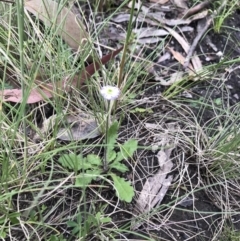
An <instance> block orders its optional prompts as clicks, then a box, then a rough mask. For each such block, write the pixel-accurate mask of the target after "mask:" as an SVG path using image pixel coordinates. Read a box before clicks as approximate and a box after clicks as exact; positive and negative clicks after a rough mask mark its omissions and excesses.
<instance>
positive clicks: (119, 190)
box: [110, 173, 134, 203]
mask: <svg viewBox="0 0 240 241" xmlns="http://www.w3.org/2000/svg"><path fill="white" fill-rule="evenodd" d="M110 175H111V177H112V179H113V183H114V187H115V189H116V194H117V197H118V198H119V199H120V200H122V201H125V202H128V203H130V202H131V201H132V199H133V196H134V190H133V187H132V186H131V184H130V182H129V181H125V180H124V179H123V178H121V177H119V176H117V175H115V174H114V173H111V174H110Z"/></svg>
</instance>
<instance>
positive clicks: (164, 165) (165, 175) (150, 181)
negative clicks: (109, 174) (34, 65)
mask: <svg viewBox="0 0 240 241" xmlns="http://www.w3.org/2000/svg"><path fill="white" fill-rule="evenodd" d="M151 2H154V4H156V3H157V4H162V3H161V2H164V1H160V0H159V1H157V0H156V1H155V0H152V1H151ZM171 2H172V1H171ZM174 2H175V3H176V1H174ZM183 2H184V1H183ZM165 3H170V1H165ZM146 6H147V5H146ZM158 8H159V9H160V6H158ZM183 8H184V7H183ZM138 9H140V10H141V8H138ZM166 9H168V10H166ZM171 9H173V8H171V7H169V8H165V10H166V12H168V11H171ZM162 11H163V10H162ZM199 11H202V8H200V10H197V11H195V10H194V11H193V13H194V15H195V17H196V16H198V17H196V19H194V16H192V15H191V14H188V13H189V12H191V9H186V11H185V10H184V11H180V14H179V17H178V18H174V19H166V18H163V16H164V15H165V13H166V12H165V11H163V12H162V15H161V14H160V15H161V18H159V16H158V17H157V16H156V15H154V14H152V16H151V10H149V9H148V10H147V9H146V8H145V10H144V15H142V19H143V22H144V23H146V24H148V25H149V28H151V31H152V35H151V36H150V38H153V37H154V32H155V34H157V33H159V32H158V31H159V25H160V24H162V28H161V29H160V30H164V29H165V30H164V31H166V30H167V31H168V30H169V29H170V28H169V26H173V25H172V24H173V23H174V26H176V25H175V24H176V23H177V25H179V27H176V28H174V29H170V31H168V32H169V33H170V35H172V36H173V37H174V38H175V39H176V40H177V41H179V40H180V41H179V44H180V45H181V47H182V48H183V50H184V52H185V53H184V52H181V51H179V49H178V50H174V49H173V48H172V46H167V45H165V46H164V51H165V54H166V55H165V59H164V58H162V56H159V63H161V62H164V61H166V60H169V59H170V58H171V57H172V59H176V60H177V61H179V62H180V64H181V65H183V62H184V61H185V58H186V57H185V55H184V54H186V53H188V52H189V47H191V46H190V45H189V43H188V42H187V41H186V40H185V38H184V36H183V32H184V31H181V30H180V31H178V30H179V29H180V28H182V26H181V25H184V24H189V23H191V22H193V21H197V20H199V19H203V18H205V17H206V15H204V14H207V11H205V12H204V11H203V12H204V14H202V13H201V12H200V13H199V14H198V12H199ZM147 15H148V16H147ZM140 16H141V14H140ZM153 16H155V17H153ZM199 16H201V17H199ZM140 19H141V17H140ZM157 19H158V21H156V20H157ZM159 19H160V20H161V21H162V22H161V21H159ZM162 19H163V20H162ZM125 21H128V20H125ZM135 21H139V19H137V18H136V19H135ZM174 21H175V22H174ZM189 21H190V22H189ZM167 22H168V24H167ZM156 26H158V27H156ZM166 26H168V27H166ZM183 27H189V26H187V25H186V26H183ZM136 32H137V31H136ZM139 32H140V33H141V31H138V32H137V34H139ZM160 33H161V32H160ZM150 34H151V33H150ZM177 34H178V35H177ZM166 36H167V35H166ZM179 36H180V37H181V38H182V39H183V41H182V39H181V38H179ZM182 36H183V37H182ZM167 37H169V36H167ZM141 38H142V39H147V38H148V37H147V36H144V34H143V33H142V36H141ZM116 39H117V38H116ZM123 39H124V36H123ZM155 40H156V39H155ZM158 41H161V39H159V40H158ZM148 42H149V40H147V41H144V40H143V41H142V42H139V43H140V44H143V45H144V46H142V47H145V45H146V43H148ZM154 43H155V42H154ZM186 43H187V45H186ZM186 46H187V47H186ZM169 55H170V57H169ZM177 56H178V57H177ZM179 56H181V57H179ZM193 56H194V55H193ZM193 59H194V57H192V56H191V58H190V60H191V63H188V65H187V66H188V67H189V68H191V70H194V71H197V70H199V69H201V67H202V66H201V65H202V63H201V61H200V62H198V63H197V64H194V61H193ZM197 61H198V60H197ZM153 64H154V63H153ZM189 68H188V69H189ZM179 72H180V75H181V76H180V77H178V76H177V77H176V78H175V79H176V80H171V78H172V77H174V75H176V72H175V73H172V74H171V78H170V81H169V83H168V85H171V84H173V83H174V82H175V81H178V80H179V79H181V78H182V76H183V75H184V74H186V73H185V72H183V71H179ZM187 72H188V70H187ZM188 73H189V74H191V72H188ZM90 75H91V74H89V72H88V71H87V72H85V73H84V76H90ZM78 77H79V76H78ZM159 78H160V77H159ZM156 80H157V76H156ZM164 81H165V82H164ZM164 81H163V82H162V83H165V85H167V84H166V83H167V82H168V81H166V80H165V79H164ZM75 83H76V84H78V82H75ZM41 88H42V87H41ZM42 89H44V88H42ZM41 91H42V90H40V92H41ZM38 93H39V92H38ZM44 94H45V97H44ZM40 95H41V96H40V97H38V98H39V101H40V100H43V99H44V100H46V101H47V100H48V98H51V97H52V95H50V96H48V95H49V92H48V91H46V92H44V91H42V93H41V94H40ZM30 96H31V94H30ZM6 97H7V96H6ZM19 99H20V98H18V101H16V102H19ZM138 101H139V100H138ZM141 101H142V100H141ZM141 101H139V102H141ZM136 102H137V101H136ZM145 102H146V103H151V104H152V105H153V104H154V102H155V100H152V101H151V102H150V100H146V101H145ZM74 118H75V117H74ZM75 121H77V120H76V119H73V121H72V120H71V117H70V121H69V124H70V125H71V124H73V123H75ZM145 127H146V128H147V129H149V128H152V129H155V130H156V129H157V128H158V126H156V125H152V123H147V124H146V126H145ZM80 136H81V135H80ZM162 144H163V145H162ZM165 144H166V143H165ZM165 144H164V142H163V143H161V142H160V143H159V144H158V145H157V147H156V148H155V147H154V148H153V151H155V150H156V149H158V148H159V147H162V149H161V151H158V153H157V154H156V157H157V159H158V166H159V170H158V171H157V173H155V174H153V175H152V177H150V178H147V180H146V182H145V185H144V186H143V189H142V191H141V193H140V195H139V197H138V199H137V205H136V206H137V207H138V208H135V209H134V210H135V215H140V214H141V213H145V212H147V211H149V210H152V209H153V208H154V207H156V206H158V205H160V204H161V203H162V200H163V198H164V197H165V194H166V192H167V191H168V189H169V187H170V185H171V183H172V180H173V176H172V174H171V171H172V167H173V163H172V160H171V158H170V155H171V152H172V150H173V148H174V147H175V144H176V145H177V143H175V144H174V146H173V148H165V147H166V146H165ZM157 175H158V177H160V178H158V179H157ZM159 180H160V182H159ZM157 181H158V182H157ZM120 186H121V185H120ZM143 191H144V192H143ZM178 204H179V205H182V206H183V207H188V206H191V205H192V204H193V199H192V198H189V197H187V198H183V199H182V200H181V201H180V202H179V203H178ZM205 205H207V204H205ZM211 221H212V220H211ZM139 225H140V224H139V223H138V222H137V223H133V224H132V227H133V229H137V227H139ZM169 225H170V224H169ZM170 228H171V227H170ZM194 235H195V234H194ZM186 236H187V235H186ZM187 238H189V237H188V236H187ZM187 238H185V239H184V238H183V239H181V240H186V239H187Z"/></svg>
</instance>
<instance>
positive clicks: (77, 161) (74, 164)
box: [58, 153, 92, 171]
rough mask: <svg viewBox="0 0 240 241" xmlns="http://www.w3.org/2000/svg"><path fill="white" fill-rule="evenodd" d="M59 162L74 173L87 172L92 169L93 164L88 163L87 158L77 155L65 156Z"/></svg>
mask: <svg viewBox="0 0 240 241" xmlns="http://www.w3.org/2000/svg"><path fill="white" fill-rule="evenodd" d="M58 161H59V162H60V163H61V164H62V166H63V167H66V168H68V169H70V170H73V171H79V170H81V169H82V170H87V169H90V168H91V167H92V164H91V163H88V162H87V161H86V158H83V157H82V155H76V154H73V153H72V154H64V155H62V156H61V157H60V158H59V159H58Z"/></svg>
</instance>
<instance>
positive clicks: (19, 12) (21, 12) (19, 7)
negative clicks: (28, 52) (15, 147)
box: [16, 0, 28, 171]
mask: <svg viewBox="0 0 240 241" xmlns="http://www.w3.org/2000/svg"><path fill="white" fill-rule="evenodd" d="M17 22H18V36H19V55H20V72H21V76H20V77H21V87H22V96H23V99H22V103H21V108H20V113H22V119H20V118H19V119H18V121H17V122H18V123H17V125H16V126H18V124H19V122H20V121H21V120H22V121H23V128H24V153H23V155H24V156H23V158H24V170H25V171H26V162H27V146H28V144H27V124H26V119H25V116H26V102H27V96H25V93H26V92H27V91H26V90H27V86H26V85H25V83H24V52H23V51H24V43H23V41H24V1H23V0H17Z"/></svg>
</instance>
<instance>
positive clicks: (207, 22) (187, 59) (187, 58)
mask: <svg viewBox="0 0 240 241" xmlns="http://www.w3.org/2000/svg"><path fill="white" fill-rule="evenodd" d="M226 4H227V0H222V3H221V5H220V7H219V8H218V10H217V11H215V12H214V13H213V14H211V15H210V16H208V17H206V24H205V26H204V27H203V28H202V29H201V30H200V31H199V32H198V34H197V36H196V37H195V39H194V40H193V43H192V45H191V47H190V49H189V51H188V54H187V56H186V59H185V61H184V65H183V67H184V69H187V67H188V65H189V63H190V59H191V57H192V55H193V52H194V51H195V49H196V47H197V44H198V42H199V41H200V39H201V38H202V36H203V34H204V33H205V32H206V31H207V29H208V28H209V26H210V25H211V23H212V22H213V19H214V18H215V17H216V16H217V15H218V14H219V13H220V12H221V11H222V9H223V8H224V7H225V5H226Z"/></svg>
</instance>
